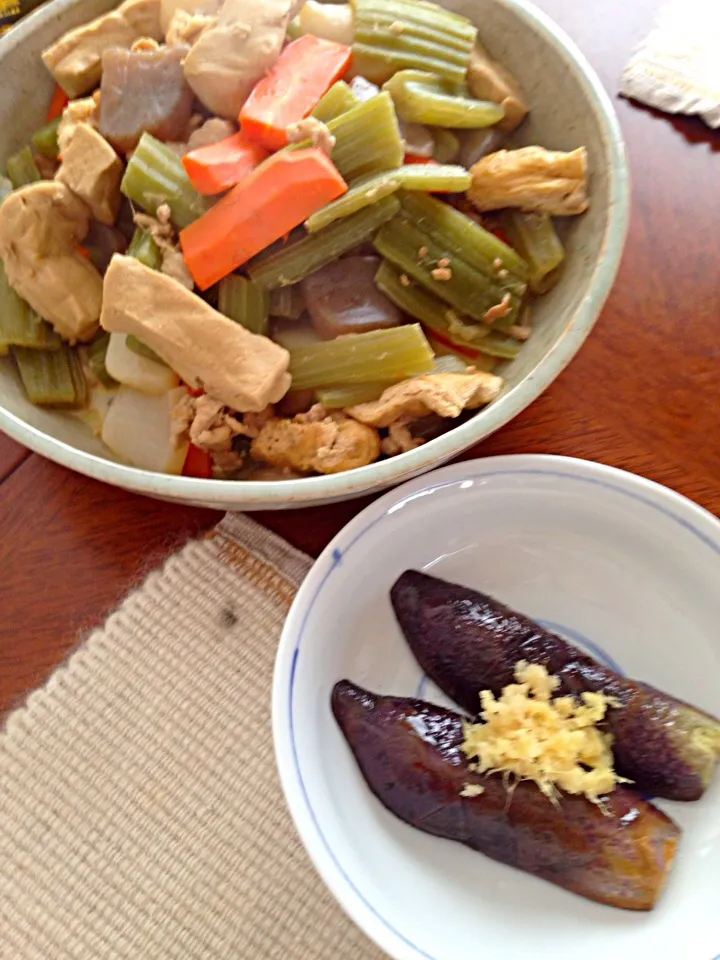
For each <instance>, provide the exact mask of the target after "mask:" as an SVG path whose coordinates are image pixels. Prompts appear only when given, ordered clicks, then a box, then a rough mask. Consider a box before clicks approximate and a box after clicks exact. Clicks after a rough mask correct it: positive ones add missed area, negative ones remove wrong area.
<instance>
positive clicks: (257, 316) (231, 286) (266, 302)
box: [218, 273, 270, 336]
mask: <svg viewBox="0 0 720 960" xmlns="http://www.w3.org/2000/svg"><path fill="white" fill-rule="evenodd" d="M269 307H270V298H269V296H268V292H267V290H266V289H265V288H264V287H260V286H258V285H257V284H255V283H253V282H252V280H248V278H247V277H240V276H238V275H237V274H234V273H231V274H230V275H229V276H227V277H223V279H222V280H221V281H220V286H219V291H218V310H219V311H220V313H222V314H224V315H225V316H226V317H229V319H230V320H234V321H235V323H239V324H240V325H241V326H243V327H245V328H246V329H247V330H249V331H250V332H251V333H257V334H260V335H261V336H265V335H266V334H267V330H268V317H269Z"/></svg>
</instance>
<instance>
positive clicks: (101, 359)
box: [86, 331, 118, 388]
mask: <svg viewBox="0 0 720 960" xmlns="http://www.w3.org/2000/svg"><path fill="white" fill-rule="evenodd" d="M109 343H110V334H109V333H106V332H105V331H102V332H101V333H99V334H98V335H97V336H96V337H95V339H94V340H93V341H92V342H91V343H89V344H88V345H87V348H86V355H87V362H88V366H89V367H90V370H91V371H92V373H93V375H94V376H95V377H96V379H97V380H99V381H100V383H101V384H102V385H103V386H104V387H109V388H112V387H117V386H118V382H117V380H115V379H114V378H113V377H111V376H110V374H109V373H108V369H107V367H106V366H105V355H106V354H107V348H108V344H109Z"/></svg>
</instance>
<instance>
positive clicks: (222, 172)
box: [182, 133, 268, 194]
mask: <svg viewBox="0 0 720 960" xmlns="http://www.w3.org/2000/svg"><path fill="white" fill-rule="evenodd" d="M267 155H268V154H267V150H265V149H264V148H263V147H261V146H260V144H258V143H251V142H250V141H249V140H247V139H246V138H245V137H244V136H243V135H242V133H235V134H233V136H232V137H226V138H225V139H224V140H220V141H219V143H211V144H210V145H209V146H207V147H198V148H197V150H191V151H190V153H186V154H185V156H184V157H183V158H182V163H183V166H184V167H185V172H186V173H187V175H188V176H189V177H190V182H191V183H192V185H193V186H194V187H195V189H196V190H197V192H198V193H203V194H214V193H222V192H223V190H229V189H230V187H234V186H235V184H236V183H240V181H241V180H242V178H243V177H244V176H246V175H247V174H248V173H250V171H251V170H252V169H254V168H255V167H256V166H257V165H258V164H259V163H261V162H262V161H263V160H264V159H265V158H266V157H267Z"/></svg>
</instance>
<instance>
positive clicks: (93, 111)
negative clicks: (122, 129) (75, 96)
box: [57, 96, 98, 156]
mask: <svg viewBox="0 0 720 960" xmlns="http://www.w3.org/2000/svg"><path fill="white" fill-rule="evenodd" d="M97 119H98V104H97V99H96V97H94V96H93V97H83V98H82V99H80V100H71V101H70V103H68V105H67V106H66V107H65V109H64V110H63V113H62V117H61V118H60V125H59V126H58V135H57V136H58V150H59V153H60V156H62V155H63V154H64V153H65V151H66V150H67V148H68V146H69V144H70V141H71V140H72V137H73V134H74V133H75V131H76V130H77V128H78V126H79V125H80V124H81V123H86V124H88V125H89V126H91V127H95V128H97Z"/></svg>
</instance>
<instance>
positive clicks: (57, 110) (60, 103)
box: [47, 84, 69, 123]
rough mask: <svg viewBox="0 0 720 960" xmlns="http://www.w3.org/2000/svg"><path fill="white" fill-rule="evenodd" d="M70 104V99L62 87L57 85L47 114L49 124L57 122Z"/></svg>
mask: <svg viewBox="0 0 720 960" xmlns="http://www.w3.org/2000/svg"><path fill="white" fill-rule="evenodd" d="M68 103H69V97H68V95H67V94H66V93H65V91H64V90H63V88H62V87H61V86H58V85H57V84H56V86H55V90H54V92H53V95H52V100H51V101H50V106H49V107H48V112H47V122H48V123H50V121H51V120H56V119H57V118H58V117H59V116H60V114H61V113H62V112H63V110H64V109H65V107H66V106H67V105H68Z"/></svg>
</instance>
